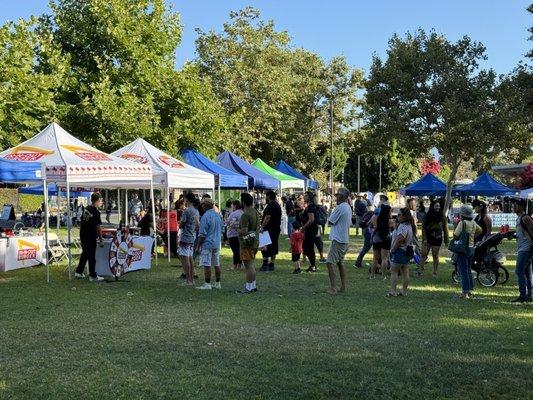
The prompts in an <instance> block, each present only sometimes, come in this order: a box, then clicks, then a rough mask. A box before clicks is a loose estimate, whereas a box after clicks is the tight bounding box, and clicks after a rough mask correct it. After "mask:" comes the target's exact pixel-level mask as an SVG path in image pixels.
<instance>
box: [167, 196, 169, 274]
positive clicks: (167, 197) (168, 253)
mask: <svg viewBox="0 0 533 400" xmlns="http://www.w3.org/2000/svg"><path fill="white" fill-rule="evenodd" d="M167 245H168V247H167V257H168V263H169V264H170V188H168V187H167Z"/></svg>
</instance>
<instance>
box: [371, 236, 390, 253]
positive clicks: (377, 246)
mask: <svg viewBox="0 0 533 400" xmlns="http://www.w3.org/2000/svg"><path fill="white" fill-rule="evenodd" d="M390 245H391V240H390V239H387V240H385V241H384V242H377V243H372V249H373V250H375V251H381V250H390Z"/></svg>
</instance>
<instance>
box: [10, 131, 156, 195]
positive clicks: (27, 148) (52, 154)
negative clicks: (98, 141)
mask: <svg viewBox="0 0 533 400" xmlns="http://www.w3.org/2000/svg"><path fill="white" fill-rule="evenodd" d="M0 157H1V158H4V159H7V160H16V161H28V162H30V161H38V162H42V163H43V164H44V165H45V167H46V178H47V180H48V182H56V183H59V184H61V183H65V184H66V183H67V182H68V183H69V184H76V185H85V184H92V186H98V187H101V188H116V187H120V188H128V187H134V188H138V187H142V186H149V185H150V184H151V181H152V168H151V167H150V165H141V164H138V163H134V162H131V161H128V160H125V159H123V158H119V157H115V156H113V155H109V154H106V153H104V152H102V151H100V150H97V149H95V148H94V147H92V146H89V145H88V144H86V143H84V142H82V141H81V140H79V139H76V138H75V137H74V136H72V135H71V134H70V133H68V132H67V131H65V130H64V129H63V128H61V127H60V126H59V125H58V124H56V123H51V124H50V125H48V126H47V127H46V128H44V129H43V130H42V131H41V132H39V133H38V134H37V135H35V136H34V137H32V138H31V139H29V140H27V141H25V142H24V143H21V144H20V145H18V146H16V147H13V148H11V149H9V150H5V151H3V152H1V153H0Z"/></svg>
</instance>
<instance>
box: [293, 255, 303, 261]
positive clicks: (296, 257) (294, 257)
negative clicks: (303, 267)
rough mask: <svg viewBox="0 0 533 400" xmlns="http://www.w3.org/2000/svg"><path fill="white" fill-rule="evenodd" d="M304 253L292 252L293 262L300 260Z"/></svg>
mask: <svg viewBox="0 0 533 400" xmlns="http://www.w3.org/2000/svg"><path fill="white" fill-rule="evenodd" d="M301 256H302V255H301V254H300V253H292V262H297V261H300V257H301Z"/></svg>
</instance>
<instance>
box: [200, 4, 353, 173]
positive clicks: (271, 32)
mask: <svg viewBox="0 0 533 400" xmlns="http://www.w3.org/2000/svg"><path fill="white" fill-rule="evenodd" d="M196 45H197V51H198V64H199V66H200V68H201V71H202V74H203V75H204V76H206V77H209V78H210V79H211V82H212V85H213V91H214V92H215V93H216V95H217V96H218V97H219V99H220V101H221V102H222V104H223V105H224V107H225V109H226V111H227V113H228V114H229V115H230V116H231V117H232V121H233V123H234V125H233V128H234V133H235V135H236V136H237V137H238V140H235V141H234V142H233V143H232V147H233V150H235V151H239V152H240V153H241V154H243V155H244V156H247V157H250V158H255V157H262V158H263V159H264V160H265V161H266V162H274V161H276V160H277V159H278V158H284V159H286V160H287V161H289V162H291V163H293V164H295V166H296V167H298V168H301V169H303V170H304V171H306V172H312V173H313V172H315V173H318V172H319V171H320V170H322V169H323V168H324V167H325V162H326V161H325V159H326V157H325V151H327V148H328V146H326V142H328V134H329V122H328V118H329V117H328V107H329V102H328V100H329V99H333V101H334V103H335V108H334V109H335V128H336V131H337V132H338V135H337V136H336V142H341V141H342V140H343V138H344V133H345V132H344V131H345V127H346V126H348V125H349V119H350V118H349V117H350V115H349V111H350V110H351V108H352V107H351V106H350V105H351V103H352V102H353V101H354V99H355V94H356V90H357V88H358V87H359V86H360V82H361V79H362V74H361V73H360V71H354V70H353V69H352V68H350V67H349V66H348V65H347V63H346V61H345V60H344V58H342V57H337V58H334V59H333V60H331V62H330V63H329V64H328V63H326V62H324V60H323V59H322V58H320V57H319V56H317V55H316V54H314V53H312V52H309V51H306V50H304V49H299V48H294V47H293V46H292V45H291V40H290V37H289V35H288V34H287V32H280V31H277V30H276V29H275V26H274V23H273V21H263V20H261V19H260V13H259V11H258V10H256V9H254V8H250V7H248V8H245V9H243V10H241V11H238V12H233V13H231V15H230V21H229V22H228V23H225V24H224V26H223V30H222V32H220V33H217V32H214V31H211V32H203V31H198V39H197V41H196ZM336 148H337V149H338V151H339V152H342V146H341V143H338V145H337V146H336ZM328 154H329V151H328ZM341 159H342V157H341ZM341 167H342V166H341ZM340 170H342V168H340ZM337 172H338V171H337Z"/></svg>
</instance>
